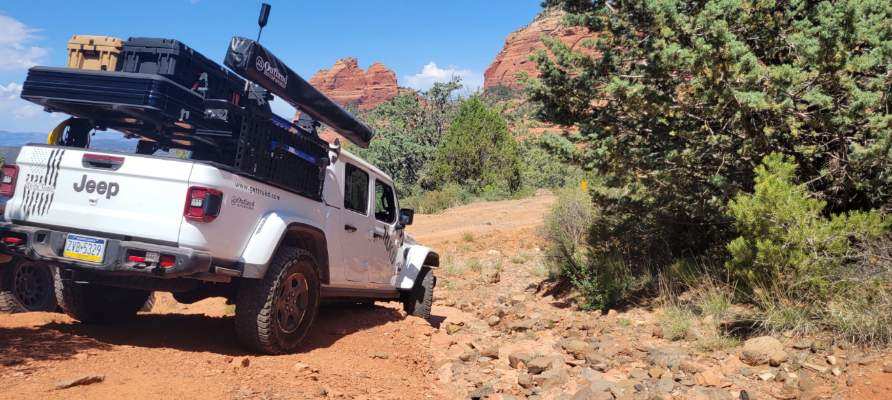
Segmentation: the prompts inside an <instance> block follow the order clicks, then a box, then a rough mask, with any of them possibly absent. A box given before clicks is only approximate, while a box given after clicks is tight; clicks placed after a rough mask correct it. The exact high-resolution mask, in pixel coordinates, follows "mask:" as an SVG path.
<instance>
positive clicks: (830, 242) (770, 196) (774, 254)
mask: <svg viewBox="0 0 892 400" xmlns="http://www.w3.org/2000/svg"><path fill="white" fill-rule="evenodd" d="M795 173H796V164H795V163H793V162H792V161H791V160H790V159H789V158H785V157H783V156H782V155H779V154H771V155H769V156H767V157H766V158H765V159H764V162H763V164H762V165H760V166H758V167H757V168H756V170H755V174H756V178H755V182H756V183H755V191H754V193H753V194H740V195H738V196H736V197H735V198H734V199H733V200H732V201H731V202H730V203H729V204H728V213H729V215H730V216H731V217H732V218H734V227H735V228H736V229H737V232H738V233H739V234H740V236H739V237H737V238H736V239H734V240H733V241H732V242H731V243H730V244H728V246H727V248H728V252H729V253H730V255H731V259H730V260H729V261H728V263H727V267H728V269H729V271H730V273H731V276H732V277H733V278H735V279H737V280H738V281H739V283H740V284H741V287H742V288H744V289H749V290H755V289H768V290H771V291H772V292H779V293H785V294H789V295H791V296H794V297H798V298H800V299H803V300H805V299H813V301H815V302H823V301H826V300H827V299H829V298H830V295H831V294H832V293H833V292H834V291H839V290H842V289H844V288H841V287H839V286H840V285H844V283H843V282H840V278H842V274H843V273H844V267H845V266H846V265H847V263H849V262H851V261H852V258H851V257H852V256H853V250H854V248H853V246H852V243H854V242H855V241H859V240H872V239H875V238H877V237H879V236H881V235H882V233H883V232H884V231H885V228H886V223H885V220H884V218H883V217H882V215H881V214H880V213H878V212H858V211H853V212H850V213H846V214H834V215H831V216H830V217H829V218H827V217H825V216H824V215H823V214H822V212H823V210H824V207H825V205H826V203H825V202H824V201H822V200H818V199H816V198H814V197H813V196H812V195H811V194H810V193H809V192H808V190H807V188H806V187H805V185H802V184H796V183H794V179H795V176H796V174H795ZM834 286H836V287H834Z"/></svg>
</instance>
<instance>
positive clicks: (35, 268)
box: [13, 262, 53, 310]
mask: <svg viewBox="0 0 892 400" xmlns="http://www.w3.org/2000/svg"><path fill="white" fill-rule="evenodd" d="M52 279H53V278H52V276H51V275H50V269H49V267H47V266H46V265H43V264H37V263H30V262H26V263H22V264H20V265H18V266H17V267H16V268H15V269H14V271H13V293H14V294H15V297H16V299H18V301H19V302H21V303H22V305H23V306H24V307H25V308H27V309H29V310H32V309H37V308H40V307H41V306H43V305H44V304H45V303H46V302H47V299H48V297H49V296H51V295H53V293H52V282H53V280H52Z"/></svg>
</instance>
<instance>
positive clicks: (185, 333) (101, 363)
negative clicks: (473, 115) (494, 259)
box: [0, 196, 551, 399]
mask: <svg viewBox="0 0 892 400" xmlns="http://www.w3.org/2000/svg"><path fill="white" fill-rule="evenodd" d="M550 201H551V198H550V197H548V196H540V197H536V198H533V199H528V200H522V201H514V202H495V203H478V204H474V205H470V206H465V207H460V208H457V209H454V210H450V211H449V212H447V213H444V214H442V215H434V216H426V215H419V216H418V217H417V219H416V224H415V225H414V226H412V227H411V230H410V232H411V233H412V234H413V235H414V236H415V237H416V238H418V239H419V240H420V241H421V242H423V243H426V244H430V245H432V246H434V247H439V246H444V245H445V246H446V247H450V248H453V249H454V248H456V246H455V244H456V243H460V242H461V237H462V235H464V234H466V232H471V234H474V235H478V236H482V235H493V234H497V233H499V232H510V233H511V234H512V235H513V234H514V233H518V234H527V233H529V232H532V231H533V230H534V228H535V226H536V225H537V224H538V223H539V221H540V219H541V218H540V216H541V215H542V213H541V212H542V210H544V209H546V208H547V205H548V204H549V203H550ZM509 216H513V217H510V218H509ZM448 251H449V250H447V251H446V255H447V257H454V256H450V255H449V253H448ZM320 315H321V316H320V320H319V321H318V322H317V324H316V326H315V328H314V329H313V330H312V332H311V334H310V337H309V338H308V340H307V343H306V346H305V348H304V350H303V351H302V352H301V353H299V354H294V355H287V356H255V355H250V354H247V353H245V352H244V351H243V350H242V348H241V347H239V346H238V345H237V343H236V339H235V337H234V334H233V331H232V323H233V322H232V317H231V307H227V306H226V305H225V303H224V302H223V301H222V300H221V299H209V300H205V301H202V302H199V303H196V304H193V305H182V304H179V303H176V302H175V301H174V300H173V299H172V298H171V297H170V296H167V295H162V296H160V298H159V300H158V304H157V305H156V307H155V309H154V310H153V311H152V312H151V313H147V314H142V315H140V316H139V318H138V319H137V320H136V321H134V322H132V323H129V324H126V325H116V326H87V325H81V324H79V323H76V322H74V321H72V320H71V319H69V318H67V317H66V316H64V315H60V314H49V313H31V314H19V315H0V363H2V365H0V382H2V385H0V398H2V399H26V398H32V399H33V398H65V399H78V398H81V399H121V398H126V399H192V398H204V399H218V398H232V399H243V398H245V399H247V398H252V399H253V398H268V399H278V398H282V399H285V398H287V399H294V398H320V397H330V398H351V399H362V398H367V399H423V398H436V397H438V396H437V394H436V391H435V390H433V389H432V388H433V386H434V382H433V381H432V379H431V368H432V367H431V356H430V352H429V348H430V341H431V335H432V334H433V333H434V332H435V331H436V329H435V328H434V327H432V326H431V325H430V324H428V323H427V322H426V321H423V320H421V319H418V318H411V317H410V318H406V317H405V315H404V314H403V312H402V310H401V309H400V307H399V305H398V304H397V303H378V304H377V305H376V306H375V307H374V308H362V307H348V308H344V307H326V308H324V309H323V310H322V312H321V313H320ZM440 320H442V317H441V318H440ZM434 322H435V323H436V322H437V319H436V318H435V319H434ZM90 375H99V376H103V377H104V381H102V382H100V383H95V384H91V385H86V386H78V387H73V388H70V389H64V390H57V389H56V386H57V385H58V384H60V383H62V382H64V381H67V380H72V379H76V378H80V377H84V376H90Z"/></svg>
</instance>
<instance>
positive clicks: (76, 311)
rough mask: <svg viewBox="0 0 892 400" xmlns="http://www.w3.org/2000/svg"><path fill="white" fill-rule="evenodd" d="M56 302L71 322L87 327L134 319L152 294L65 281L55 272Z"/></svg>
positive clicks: (144, 291)
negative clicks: (86, 324) (72, 319)
mask: <svg viewBox="0 0 892 400" xmlns="http://www.w3.org/2000/svg"><path fill="white" fill-rule="evenodd" d="M55 284H56V301H58V302H59V306H60V307H62V310H63V311H65V314H68V316H70V317H71V318H74V319H76V320H78V321H81V322H85V323H112V322H121V321H126V320H129V319H132V318H133V317H135V316H136V313H137V312H139V310H140V309H142V308H143V307H144V306H145V304H146V301H148V299H149V295H150V294H151V292H149V291H147V290H136V289H124V288H118V287H111V286H101V285H94V284H91V283H85V282H76V281H74V280H69V279H62V277H61V274H60V273H59V269H58V268H56V269H55Z"/></svg>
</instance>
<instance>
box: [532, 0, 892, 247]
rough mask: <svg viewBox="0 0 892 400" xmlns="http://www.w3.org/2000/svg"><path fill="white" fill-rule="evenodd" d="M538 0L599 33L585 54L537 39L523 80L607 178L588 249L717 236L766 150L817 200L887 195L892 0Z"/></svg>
mask: <svg viewBox="0 0 892 400" xmlns="http://www.w3.org/2000/svg"><path fill="white" fill-rule="evenodd" d="M544 5H545V6H548V7H562V8H563V9H564V10H565V11H567V12H568V17H567V21H568V23H571V24H574V25H579V26H584V27H586V28H588V29H589V30H590V31H592V32H593V33H595V35H594V37H595V39H593V40H591V41H590V43H588V46H589V47H590V48H591V50H590V51H588V52H575V51H571V50H570V49H569V48H568V47H567V46H565V45H563V44H562V43H561V42H559V41H558V40H556V39H546V40H545V41H546V43H547V45H548V46H547V47H548V49H549V51H548V52H544V51H543V52H540V53H539V54H537V55H536V56H535V60H536V61H537V62H538V63H539V69H540V76H539V78H538V80H534V81H531V83H530V87H529V93H530V97H531V99H532V100H533V101H535V102H537V103H538V104H540V106H541V108H540V111H539V117H540V118H542V119H543V120H545V121H548V122H552V123H557V124H561V125H576V126H578V127H579V128H580V131H581V132H582V139H581V140H582V141H583V142H584V143H585V146H584V147H585V151H586V154H587V155H586V158H587V160H586V161H587V165H590V166H592V167H594V168H595V169H596V170H597V171H599V172H600V173H601V174H602V175H603V176H604V177H605V183H606V188H605V190H598V191H595V192H594V193H593V198H594V201H595V203H596V204H597V205H598V206H599V208H600V212H601V215H602V217H601V219H600V220H599V222H598V223H596V224H594V225H593V228H592V234H591V236H590V237H591V239H590V240H591V241H592V244H594V245H595V246H598V247H601V248H604V249H605V250H618V251H620V252H623V253H624V254H625V255H626V256H634V257H639V258H644V257H650V258H652V257H654V256H655V255H669V256H673V257H674V256H682V255H692V254H702V253H703V252H704V251H707V250H710V249H715V248H721V246H718V245H719V244H720V243H724V242H725V241H726V240H727V239H729V238H730V237H732V235H733V230H734V229H733V225H732V224H731V221H730V218H729V216H728V214H727V213H726V212H725V210H726V205H727V203H728V200H729V199H731V198H732V197H733V196H734V195H735V194H736V193H739V192H741V191H751V190H752V188H753V183H754V174H753V170H754V167H756V166H757V165H758V164H759V163H760V161H761V159H762V158H763V157H764V155H766V154H769V153H772V152H780V153H783V154H786V155H789V156H792V157H793V158H794V159H795V161H796V162H797V163H798V165H799V166H800V168H799V169H798V171H797V175H798V180H799V181H801V182H806V183H807V185H808V188H809V190H811V191H813V192H815V193H817V195H818V197H819V199H821V200H823V201H825V202H826V203H827V208H826V209H825V212H843V211H849V210H857V209H861V210H865V209H869V208H874V207H881V206H884V205H887V204H889V199H890V197H889V196H890V193H892V164H890V149H892V143H890V140H892V138H890V136H892V135H890V133H892V126H890V125H892V115H890V110H892V72H890V65H892V22H890V21H892V2H889V1H888V0H850V1H808V0H791V1H783V2H780V1H770V0H758V1H737V0H706V1H683V0H610V1H593V0H549V1H547V2H545V4H544ZM587 54H595V56H590V55H587Z"/></svg>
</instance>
